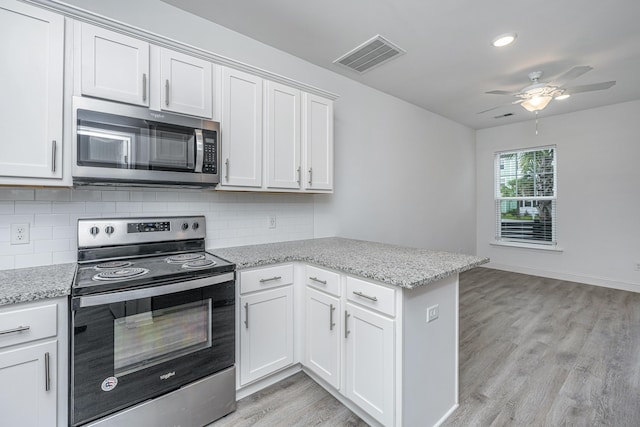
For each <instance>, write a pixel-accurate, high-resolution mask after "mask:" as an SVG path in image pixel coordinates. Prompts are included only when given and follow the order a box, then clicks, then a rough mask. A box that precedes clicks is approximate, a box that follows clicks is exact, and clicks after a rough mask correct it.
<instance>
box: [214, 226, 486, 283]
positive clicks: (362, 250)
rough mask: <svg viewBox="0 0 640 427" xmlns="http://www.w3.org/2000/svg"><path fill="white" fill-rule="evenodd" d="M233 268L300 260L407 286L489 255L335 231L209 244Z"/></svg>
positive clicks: (482, 260)
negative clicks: (236, 243) (286, 238)
mask: <svg viewBox="0 0 640 427" xmlns="http://www.w3.org/2000/svg"><path fill="white" fill-rule="evenodd" d="M210 252H213V253H214V254H215V255H218V256H220V257H222V258H225V259H227V260H229V261H232V262H235V263H236V265H237V268H238V269H245V268H251V267H260V266H266V265H270V264H277V263H282V262H291V261H300V262H306V263H310V264H316V265H318V266H322V267H327V268H331V269H334V270H339V271H342V272H344V273H348V274H353V275H356V276H360V277H363V278H367V279H373V280H378V281H380V282H383V283H387V284H390V285H396V286H400V287H403V288H407V289H413V288H416V287H418V286H422V285H426V284H428V283H431V282H434V281H436V280H440V279H443V278H445V277H448V276H451V275H452V274H455V273H461V272H463V271H466V270H470V269H472V268H473V267H477V266H479V265H481V264H485V263H487V262H489V258H481V257H476V256H472V255H464V254H456V253H452V252H442V251H434V250H429V249H418V248H408V247H404V246H396V245H388V244H383V243H375V242H367V241H363V240H352V239H345V238H341V237H328V238H322V239H311V240H298V241H292V242H282V243H268V244H262V245H250V246H239V247H231V248H221V249H213V250H210Z"/></svg>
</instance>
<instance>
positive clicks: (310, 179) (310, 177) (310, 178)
mask: <svg viewBox="0 0 640 427" xmlns="http://www.w3.org/2000/svg"><path fill="white" fill-rule="evenodd" d="M312 178H313V168H309V185H311V181H312Z"/></svg>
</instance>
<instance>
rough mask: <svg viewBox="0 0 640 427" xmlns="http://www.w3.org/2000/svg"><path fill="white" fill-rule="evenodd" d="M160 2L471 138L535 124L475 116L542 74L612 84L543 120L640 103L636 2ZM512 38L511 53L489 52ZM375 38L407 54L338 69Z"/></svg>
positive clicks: (520, 115)
mask: <svg viewBox="0 0 640 427" xmlns="http://www.w3.org/2000/svg"><path fill="white" fill-rule="evenodd" d="M163 1H165V2H166V3H169V4H172V5H174V6H176V7H179V8H181V9H184V10H186V11H189V12H192V13H194V14H196V15H199V16H201V17H203V18H205V19H208V20H210V21H213V22H215V23H217V24H220V25H222V26H224V27H227V28H230V29H232V30H235V31H237V32H239V33H242V34H245V35H247V36H249V37H251V38H253V39H256V40H259V41H261V42H263V43H265V44H268V45H271V46H273V47H276V48H278V49H280V50H283V51H286V52H289V53H291V54H293V55H295V56H298V57H300V58H304V59H306V60H308V61H310V62H312V63H314V64H317V65H319V66H321V67H324V68H327V69H329V70H332V71H335V72H336V73H340V74H343V75H344V76H347V77H349V78H351V79H353V80H356V81H359V82H362V83H364V84H366V85H368V86H372V87H374V88H377V89H379V90H381V91H383V92H386V93H389V94H392V95H394V96H397V97H398V98H401V99H404V100H406V101H408V102H411V103H413V104H416V105H418V106H421V107H423V108H425V109H427V110H429V111H432V112H434V113H437V114H440V115H442V116H445V117H448V118H450V119H452V120H455V121H457V122H459V123H463V124H465V125H467V126H470V127H472V128H475V129H481V128H487V127H492V126H498V125H502V124H506V123H511V122H516V121H522V120H529V119H532V118H533V117H534V114H533V113H530V112H527V111H526V110H524V109H523V108H522V107H520V106H517V105H515V106H511V105H510V106H506V107H504V108H499V109H496V110H493V111H490V112H488V113H484V114H477V113H478V112H479V111H482V110H486V109H488V108H491V107H494V106H497V105H501V104H505V103H508V102H510V101H511V100H515V99H516V98H511V97H509V96H505V95H491V94H485V93H484V92H486V91H489V90H508V91H518V90H519V89H521V88H523V87H524V86H527V85H528V84H529V79H528V77H527V74H528V73H529V72H531V71H536V70H540V71H543V72H544V75H543V77H542V79H541V81H550V80H553V78H554V77H558V76H559V75H561V74H562V73H564V72H565V71H567V70H569V69H570V68H572V67H574V66H577V65H590V66H592V67H593V68H594V69H593V70H592V71H590V72H588V73H586V74H584V75H582V76H580V77H578V78H577V79H575V80H574V81H572V82H571V83H570V84H568V86H572V85H584V84H590V83H598V82H602V81H608V80H616V81H617V84H616V85H615V86H613V87H612V88H611V89H608V90H604V91H598V92H589V93H578V94H575V95H574V96H572V97H571V98H569V99H568V100H565V101H552V102H551V104H549V106H548V107H547V108H546V109H545V110H543V111H542V112H540V117H541V118H543V117H545V116H550V115H557V114H562V113H567V112H571V111H578V110H583V109H587V108H593V107H599V106H603V105H609V104H615V103H619V102H625V101H630V100H637V99H640V1H638V0H608V1H604V0H540V1H538V2H526V1H522V0H485V1H478V0H440V1H435V0H431V1H429V0H323V1H316V2H311V1H300V0H268V1H256V0H234V1H222V0H217V1H216V0H210V1H202V0H163ZM507 32H516V33H517V34H518V38H517V40H516V42H515V43H514V44H513V45H511V46H507V47H504V48H501V49H498V48H495V47H493V46H491V40H492V39H493V38H494V37H495V36H497V35H499V34H502V33H507ZM376 34H380V35H382V36H384V37H385V38H387V39H389V40H390V41H391V42H393V43H395V44H397V45H399V46H400V47H402V48H404V49H406V51H407V53H406V54H405V55H402V56H399V57H398V58H397V59H395V60H393V61H390V62H389V63H387V64H384V65H382V66H380V67H378V68H375V69H373V70H371V71H369V72H367V73H365V74H363V75H359V74H357V73H355V72H352V71H350V70H347V69H344V68H342V67H340V66H337V65H335V64H333V61H334V60H335V59H337V58H338V57H340V56H341V55H342V54H344V53H346V52H347V51H349V50H351V49H353V48H355V47H356V46H358V45H359V44H361V43H363V42H364V41H366V40H368V39H370V38H371V37H373V36H375V35H376ZM505 113H514V115H513V116H511V117H507V118H500V119H496V118H494V116H497V115H500V114H505Z"/></svg>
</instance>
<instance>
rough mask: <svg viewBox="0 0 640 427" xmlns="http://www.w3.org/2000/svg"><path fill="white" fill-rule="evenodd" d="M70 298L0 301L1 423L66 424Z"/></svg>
mask: <svg viewBox="0 0 640 427" xmlns="http://www.w3.org/2000/svg"><path fill="white" fill-rule="evenodd" d="M66 310H67V303H66V299H57V300H45V301H41V302H35V303H26V304H15V305H6V306H2V307H0V385H2V387H0V425H3V426H5V425H6V426H21V427H45V426H52V427H53V426H56V425H66V423H67V420H66V416H67V411H66V406H67V386H66V381H67V368H66V363H67V360H68V358H67V352H66V348H67V342H66V340H67V338H66V337H67V333H66V328H67V325H66V323H65V322H64V319H66V315H67V314H66Z"/></svg>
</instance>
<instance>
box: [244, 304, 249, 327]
mask: <svg viewBox="0 0 640 427" xmlns="http://www.w3.org/2000/svg"><path fill="white" fill-rule="evenodd" d="M244 328H245V329H249V303H248V302H245V303H244Z"/></svg>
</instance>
